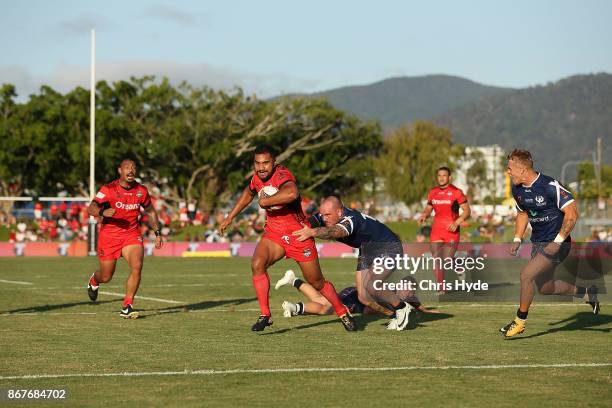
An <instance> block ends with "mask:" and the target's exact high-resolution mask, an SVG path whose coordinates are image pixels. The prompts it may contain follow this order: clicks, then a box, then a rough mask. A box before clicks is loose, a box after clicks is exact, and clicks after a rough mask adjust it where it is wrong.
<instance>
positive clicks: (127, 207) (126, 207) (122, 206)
mask: <svg viewBox="0 0 612 408" xmlns="http://www.w3.org/2000/svg"><path fill="white" fill-rule="evenodd" d="M139 206H140V204H124V203H122V202H121V201H117V202H116V203H115V207H117V208H120V209H122V210H136V209H138V207H139Z"/></svg>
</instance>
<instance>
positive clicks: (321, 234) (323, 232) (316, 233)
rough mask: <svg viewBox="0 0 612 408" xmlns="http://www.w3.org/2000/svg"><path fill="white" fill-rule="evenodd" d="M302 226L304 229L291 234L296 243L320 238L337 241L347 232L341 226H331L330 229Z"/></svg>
mask: <svg viewBox="0 0 612 408" xmlns="http://www.w3.org/2000/svg"><path fill="white" fill-rule="evenodd" d="M302 225H304V228H302V229H301V230H297V231H294V232H293V234H292V235H293V236H294V237H297V240H298V241H306V240H307V239H309V238H321V239H330V240H331V239H338V238H342V237H347V236H348V235H349V233H348V231H347V230H346V229H345V228H344V227H342V226H341V225H338V224H336V225H332V226H330V227H318V228H310V227H309V226H308V225H305V224H302Z"/></svg>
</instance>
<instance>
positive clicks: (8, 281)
mask: <svg viewBox="0 0 612 408" xmlns="http://www.w3.org/2000/svg"><path fill="white" fill-rule="evenodd" d="M0 282H3V283H14V284H15V285H33V283H32V282H21V281H12V280H4V279H0Z"/></svg>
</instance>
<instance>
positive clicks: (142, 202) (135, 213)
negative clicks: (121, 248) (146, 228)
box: [94, 180, 151, 235]
mask: <svg viewBox="0 0 612 408" xmlns="http://www.w3.org/2000/svg"><path fill="white" fill-rule="evenodd" d="M94 201H95V202H96V203H98V205H99V206H100V208H114V209H115V214H114V215H113V216H112V217H104V218H103V219H102V227H101V228H100V232H105V233H108V234H117V235H121V234H129V233H133V232H135V231H138V217H139V216H140V207H143V208H146V207H148V206H149V205H150V204H151V197H149V190H147V188H146V187H145V186H143V185H142V184H136V185H135V186H133V187H130V188H124V187H122V186H121V185H120V184H119V180H115V181H112V182H110V183H108V184H106V185H104V186H102V187H101V188H100V191H98V193H97V194H96V197H95V198H94Z"/></svg>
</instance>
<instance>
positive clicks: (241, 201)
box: [219, 186, 255, 235]
mask: <svg viewBox="0 0 612 408" xmlns="http://www.w3.org/2000/svg"><path fill="white" fill-rule="evenodd" d="M253 197H255V194H253V192H252V191H251V189H250V188H249V186H247V187H246V188H245V189H244V190H243V191H242V194H241V195H240V198H238V201H236V204H235V205H234V208H232V211H230V213H229V215H228V216H227V217H226V218H225V219H224V220H223V222H221V225H219V232H220V233H221V235H223V234H225V230H226V229H227V227H229V225H230V224H231V223H232V221H233V220H234V218H236V216H237V215H238V214H240V213H241V212H242V210H244V209H245V208H246V207H247V206H248V205H249V204H251V201H253Z"/></svg>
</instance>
